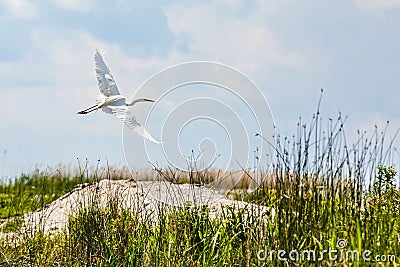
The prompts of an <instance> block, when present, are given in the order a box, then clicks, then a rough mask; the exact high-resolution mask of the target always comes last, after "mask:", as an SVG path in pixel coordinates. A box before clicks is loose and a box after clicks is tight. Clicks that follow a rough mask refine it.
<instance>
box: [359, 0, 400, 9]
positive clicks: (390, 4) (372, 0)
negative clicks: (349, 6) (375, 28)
mask: <svg viewBox="0 0 400 267" xmlns="http://www.w3.org/2000/svg"><path fill="white" fill-rule="evenodd" d="M355 5H356V6H357V7H358V8H362V9H369V10H390V9H397V8H400V0H355Z"/></svg>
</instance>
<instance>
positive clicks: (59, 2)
mask: <svg viewBox="0 0 400 267" xmlns="http://www.w3.org/2000/svg"><path fill="white" fill-rule="evenodd" d="M96 2H97V1H96V0H85V1H81V0H54V3H55V4H56V6H57V7H59V8H61V9H65V10H70V11H74V12H82V13H85V12H89V11H91V10H92V9H93V8H95V7H97V6H98V5H99V3H96Z"/></svg>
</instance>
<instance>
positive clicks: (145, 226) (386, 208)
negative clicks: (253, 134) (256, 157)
mask: <svg viewBox="0 0 400 267" xmlns="http://www.w3.org/2000/svg"><path fill="white" fill-rule="evenodd" d="M318 114H319V112H318V113H317V115H316V116H315V117H314V118H313V120H312V121H311V124H310V125H309V126H306V125H305V124H304V123H302V122H301V121H300V122H299V125H298V130H297V132H296V134H295V135H294V136H293V137H292V138H286V137H283V138H282V137H280V136H279V135H277V136H276V142H277V145H276V151H275V152H276V158H275V161H274V162H273V170H272V171H270V172H268V173H267V172H259V173H258V174H257V175H266V177H267V178H268V179H267V180H266V182H265V184H264V185H263V186H261V187H260V188H259V189H258V190H257V191H256V192H254V193H252V194H248V193H245V192H244V193H240V194H239V193H237V194H236V195H235V197H236V199H238V200H244V201H247V202H251V203H256V204H259V205H265V206H269V207H272V208H274V209H275V211H276V216H275V218H274V220H272V219H271V217H269V219H268V217H264V218H259V217H257V216H256V215H255V214H254V213H253V212H252V210H249V209H242V210H240V211H235V210H234V209H229V208H228V209H226V210H224V212H223V213H222V214H221V216H220V217H217V218H212V217H211V216H210V214H209V211H208V210H207V209H206V208H203V207H197V208H189V207H178V208H175V209H172V210H171V209H169V210H167V209H164V206H163V205H162V204H160V205H159V207H158V208H159V212H158V215H157V216H156V218H155V219H152V218H150V217H147V218H146V217H143V214H142V213H141V212H140V211H139V210H135V209H133V210H121V209H120V208H119V206H118V203H116V202H113V201H110V202H109V203H108V205H107V207H106V208H100V207H99V206H98V205H97V203H96V201H95V199H96V198H93V203H92V205H91V206H89V207H87V208H85V209H82V210H81V211H80V212H78V213H77V214H76V215H75V216H74V217H70V218H69V223H68V227H67V229H68V231H67V232H65V233H59V234H55V235H54V234H53V235H51V236H49V235H46V234H44V233H42V232H36V233H35V234H33V235H31V234H26V235H24V237H23V238H22V240H21V241H20V242H19V243H12V242H2V243H0V265H4V266H398V265H399V262H400V208H399V207H400V206H399V204H400V194H399V190H398V188H397V187H396V182H395V181H396V179H397V178H398V172H397V171H396V170H395V169H394V168H393V167H391V166H392V165H393V164H394V163H393V162H392V159H393V155H392V154H391V153H392V151H393V150H392V147H391V143H392V142H391V141H390V140H389V142H387V143H388V145H385V144H386V141H385V134H384V133H380V132H378V131H377V130H376V131H375V132H374V133H372V135H370V136H369V137H366V135H365V134H364V133H360V135H359V140H358V141H357V142H356V143H354V144H348V143H347V141H346V136H345V134H344V126H343V124H344V120H343V119H342V118H341V116H339V118H338V119H337V121H336V122H335V121H333V120H330V121H329V122H328V124H327V126H326V130H322V128H323V127H322V122H321V120H320V118H319V117H318ZM159 171H160V170H159ZM174 173H177V172H174V171H169V172H168V171H166V172H164V173H163V174H164V175H167V176H173V175H175V174H174ZM85 177H86V178H85V179H88V180H90V179H89V178H88V177H89V176H88V175H86V176H85ZM207 177H208V176H207ZM178 178H179V177H168V179H169V180H171V181H174V180H179V179H178ZM63 179H65V180H63ZM79 179H82V177H80V178H79V177H78V178H67V177H62V176H59V177H58V178H52V176H49V175H47V176H46V175H44V176H43V175H32V176H27V177H25V178H22V177H21V178H19V180H18V179H17V181H16V182H14V183H13V184H10V185H6V186H3V187H1V189H0V190H1V191H0V194H1V196H2V202H1V203H2V204H1V205H2V206H1V207H2V216H5V217H7V216H14V215H18V214H22V213H23V212H26V211H28V210H32V209H33V208H34V207H36V206H35V205H34V204H32V203H35V202H34V201H33V200H32V197H33V196H36V195H38V194H41V195H42V196H43V197H42V198H41V199H43V201H42V202H41V203H40V204H41V205H43V204H44V203H48V202H45V201H44V196H46V195H48V196H52V198H51V199H55V198H57V196H59V195H62V194H63V193H65V192H66V191H68V190H70V189H71V188H72V187H73V185H74V184H75V183H76V182H79V181H78V180H79ZM91 179H92V180H95V179H93V178H91ZM31 180H32V181H31ZM38 188H40V190H38ZM51 188H52V189H51ZM11 195H12V197H10V196H11ZM35 201H36V200H35ZM48 201H51V200H50V199H49V200H48ZM21 203H28V204H27V207H24V206H23V204H21ZM10 207H11V208H10ZM12 227H15V226H13V225H10V226H9V227H6V228H7V229H13V228H12ZM17 227H18V225H17ZM329 250H330V253H331V254H329V253H328V252H327V251H329ZM312 252H315V253H316V259H315V260H313V259H312V258H308V256H310V255H312V254H310V253H312ZM363 253H364V256H366V257H368V258H369V260H370V261H364V260H363V257H362V255H363ZM302 254H303V255H304V257H305V258H302V257H301V256H302ZM321 255H322V256H321ZM357 255H358V256H359V257H360V258H359V260H355V259H353V257H356V256H357ZM335 256H336V259H335ZM378 256H380V257H381V258H380V259H381V261H379V262H374V261H373V260H375V259H377V258H376V257H378ZM279 257H284V258H285V259H286V260H280V258H279ZM383 257H386V259H385V261H382V259H384V258H383ZM318 258H320V260H318Z"/></svg>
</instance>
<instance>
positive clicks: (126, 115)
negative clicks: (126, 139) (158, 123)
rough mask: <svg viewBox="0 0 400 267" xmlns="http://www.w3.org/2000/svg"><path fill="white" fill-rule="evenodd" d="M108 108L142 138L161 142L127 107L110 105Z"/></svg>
mask: <svg viewBox="0 0 400 267" xmlns="http://www.w3.org/2000/svg"><path fill="white" fill-rule="evenodd" d="M109 109H110V110H111V111H112V113H113V115H115V116H116V117H117V118H119V119H120V120H121V121H122V122H123V123H124V124H125V125H126V126H127V127H128V128H129V129H131V130H133V131H134V132H135V133H136V134H138V135H140V136H142V137H143V138H146V139H147V140H149V141H151V142H153V143H156V144H161V143H162V142H160V141H157V140H156V139H154V137H153V136H151V134H150V133H149V132H148V131H147V129H146V128H145V127H144V126H143V125H141V124H140V123H139V122H138V121H137V120H136V118H135V116H134V114H133V112H132V111H131V110H129V109H128V107H126V106H125V107H122V106H118V107H114V106H110V107H109Z"/></svg>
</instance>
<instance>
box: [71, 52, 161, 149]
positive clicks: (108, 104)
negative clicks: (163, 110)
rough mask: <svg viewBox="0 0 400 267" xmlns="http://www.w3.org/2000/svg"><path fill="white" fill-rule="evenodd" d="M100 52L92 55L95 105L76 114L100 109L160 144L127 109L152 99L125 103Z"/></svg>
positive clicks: (140, 99)
mask: <svg viewBox="0 0 400 267" xmlns="http://www.w3.org/2000/svg"><path fill="white" fill-rule="evenodd" d="M102 54H103V53H101V52H99V50H96V54H95V55H94V60H95V70H96V77H97V81H98V84H99V90H100V93H99V94H98V95H97V97H96V105H94V106H92V107H90V108H87V109H84V110H82V111H79V112H78V114H88V113H89V112H92V111H95V110H98V109H101V110H102V111H104V112H106V113H109V114H112V115H114V116H116V117H117V118H119V119H121V120H122V122H123V123H124V124H125V125H126V126H127V127H128V128H130V129H132V130H133V131H134V132H135V133H137V134H138V135H140V136H142V137H144V138H146V139H148V140H150V141H152V142H154V143H157V144H160V143H161V142H159V141H157V140H155V139H154V138H153V137H152V136H151V134H150V133H149V132H148V131H147V130H146V128H144V126H142V125H141V124H140V123H139V122H138V121H137V120H136V118H135V116H134V114H133V113H132V111H131V110H129V109H128V108H129V106H133V105H135V104H136V103H139V102H154V100H151V99H147V98H138V99H135V100H133V101H132V102H130V103H127V102H126V98H125V97H124V96H122V95H121V94H120V92H119V90H118V86H117V84H116V83H115V80H114V77H113V76H112V75H111V72H110V69H109V68H108V67H107V65H106V63H105V62H104V60H103V56H102Z"/></svg>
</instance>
